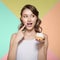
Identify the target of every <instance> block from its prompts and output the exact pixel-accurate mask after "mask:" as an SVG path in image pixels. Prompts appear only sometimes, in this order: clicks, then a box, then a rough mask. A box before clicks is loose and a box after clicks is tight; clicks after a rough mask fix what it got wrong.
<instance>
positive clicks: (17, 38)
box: [11, 25, 25, 43]
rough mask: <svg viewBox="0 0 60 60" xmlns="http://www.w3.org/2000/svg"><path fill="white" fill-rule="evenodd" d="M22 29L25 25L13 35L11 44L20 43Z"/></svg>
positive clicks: (22, 36)
mask: <svg viewBox="0 0 60 60" xmlns="http://www.w3.org/2000/svg"><path fill="white" fill-rule="evenodd" d="M24 28H25V25H24V26H23V27H22V28H21V29H20V30H19V31H18V32H17V33H15V34H13V36H12V39H11V43H19V42H21V41H22V39H23V38H24V33H23V29H24Z"/></svg>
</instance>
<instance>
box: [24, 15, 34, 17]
mask: <svg viewBox="0 0 60 60" xmlns="http://www.w3.org/2000/svg"><path fill="white" fill-rule="evenodd" d="M23 17H24V18H25V17H28V16H23ZM31 17H35V16H34V15H31Z"/></svg>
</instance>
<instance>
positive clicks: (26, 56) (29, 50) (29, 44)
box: [16, 39, 39, 60]
mask: <svg viewBox="0 0 60 60" xmlns="http://www.w3.org/2000/svg"><path fill="white" fill-rule="evenodd" d="M38 43H39V42H38V41H36V40H35V39H32V40H23V41H22V42H21V43H20V45H19V46H18V48H17V56H16V60H38V47H37V45H38Z"/></svg>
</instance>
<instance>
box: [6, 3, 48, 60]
mask: <svg viewBox="0 0 60 60" xmlns="http://www.w3.org/2000/svg"><path fill="white" fill-rule="evenodd" d="M38 15H39V12H38V11H37V9H36V8H35V7H34V6H33V5H29V4H28V5H25V6H24V7H23V8H22V10H21V18H20V20H21V25H20V27H19V31H18V32H17V33H15V34H13V35H12V37H11V41H10V49H9V53H8V58H7V60H47V48H48V38H47V35H46V34H44V38H45V39H44V40H43V41H38V40H36V38H35V36H36V34H37V33H42V28H41V27H40V24H41V20H40V19H39V17H38Z"/></svg>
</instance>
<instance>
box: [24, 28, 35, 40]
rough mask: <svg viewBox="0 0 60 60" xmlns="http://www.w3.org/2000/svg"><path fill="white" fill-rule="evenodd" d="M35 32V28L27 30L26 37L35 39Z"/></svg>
mask: <svg viewBox="0 0 60 60" xmlns="http://www.w3.org/2000/svg"><path fill="white" fill-rule="evenodd" d="M35 34H36V32H35V30H34V29H33V30H31V31H27V30H26V31H25V33H24V39H27V40H28V39H34V38H35Z"/></svg>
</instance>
